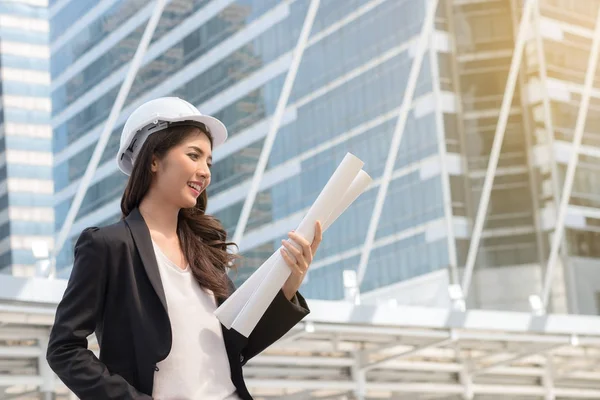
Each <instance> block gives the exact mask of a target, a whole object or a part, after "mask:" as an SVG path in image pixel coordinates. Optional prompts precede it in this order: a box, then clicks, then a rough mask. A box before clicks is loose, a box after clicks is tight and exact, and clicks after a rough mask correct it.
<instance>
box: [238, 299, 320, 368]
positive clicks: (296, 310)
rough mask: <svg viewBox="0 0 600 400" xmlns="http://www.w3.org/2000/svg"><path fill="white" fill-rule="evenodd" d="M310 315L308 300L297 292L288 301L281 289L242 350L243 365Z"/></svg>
mask: <svg viewBox="0 0 600 400" xmlns="http://www.w3.org/2000/svg"><path fill="white" fill-rule="evenodd" d="M309 313H310V310H309V309H308V305H307V304H306V300H305V299H304V297H302V295H301V294H300V293H299V292H297V293H296V295H294V297H293V298H292V300H291V301H290V300H288V299H287V297H285V295H284V294H283V291H282V290H281V289H280V290H279V292H278V293H277V295H276V296H275V298H274V299H273V302H272V303H271V305H270V306H269V308H267V311H265V313H264V315H263V316H262V317H261V319H260V320H259V321H258V324H257V325H256V327H255V328H254V330H253V331H252V333H251V334H250V336H249V337H248V342H247V344H246V346H245V348H244V349H243V350H242V354H241V355H242V359H241V361H242V365H244V364H245V363H246V362H247V361H248V360H250V359H251V358H252V357H254V356H256V355H257V354H259V353H260V352H262V351H263V350H265V349H266V348H267V347H269V346H270V345H272V344H273V343H275V342H276V341H277V340H279V339H280V338H281V337H282V336H283V335H285V334H286V333H287V332H288V331H289V330H290V329H292V328H293V327H294V326H295V325H296V324H297V323H298V322H300V321H301V320H302V318H304V317H305V316H307V315H308V314H309Z"/></svg>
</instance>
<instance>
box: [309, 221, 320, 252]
mask: <svg viewBox="0 0 600 400" xmlns="http://www.w3.org/2000/svg"><path fill="white" fill-rule="evenodd" d="M322 240H323V226H322V225H321V221H317V223H316V224H315V238H314V239H313V242H312V244H311V245H310V249H311V252H312V254H313V256H314V255H315V253H316V252H317V249H318V248H319V245H320V244H321V241H322Z"/></svg>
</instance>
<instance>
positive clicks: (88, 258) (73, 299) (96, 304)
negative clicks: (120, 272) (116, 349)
mask: <svg viewBox="0 0 600 400" xmlns="http://www.w3.org/2000/svg"><path fill="white" fill-rule="evenodd" d="M106 261H107V246H106V244H105V240H104V238H103V236H102V232H99V231H98V228H88V229H86V230H84V231H83V232H82V233H81V235H80V237H79V239H78V240H77V243H76V245H75V260H74V264H73V270H72V272H71V276H70V278H69V282H68V284H67V288H66V290H65V293H64V295H63V298H62V300H61V301H60V303H59V304H58V307H57V310H56V316H55V320H54V325H53V327H52V329H51V332H50V339H49V343H48V351H47V353H46V360H47V361H48V364H49V365H50V367H51V368H52V370H54V372H55V373H56V374H57V375H58V377H59V378H60V379H61V380H62V381H63V382H64V384H65V385H66V386H67V387H68V388H69V389H70V390H71V391H72V392H73V393H75V395H77V397H79V398H81V399H151V397H150V396H148V395H145V394H143V393H140V392H139V391H137V390H136V389H135V388H134V387H133V386H131V385H130V384H129V383H127V381H126V380H125V379H124V378H123V377H121V376H120V375H116V374H111V373H110V372H109V371H108V368H107V367H106V365H105V364H104V363H102V362H101V361H100V360H99V359H98V358H97V357H96V356H95V355H94V353H93V352H92V351H91V350H89V349H88V342H87V337H88V336H89V335H90V334H91V333H92V332H94V331H95V329H96V322H97V321H98V319H99V318H100V317H101V315H102V311H103V304H104V295H105V289H106V276H107V271H106V266H107V264H106Z"/></svg>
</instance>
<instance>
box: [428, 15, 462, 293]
mask: <svg viewBox="0 0 600 400" xmlns="http://www.w3.org/2000/svg"><path fill="white" fill-rule="evenodd" d="M440 7H443V4H441V5H440ZM434 33H435V32H433V33H432V35H431V36H430V37H429V65H430V71H431V85H432V87H433V96H434V98H435V130H436V132H437V144H438V155H439V157H440V175H441V177H442V179H441V181H442V197H443V202H444V217H445V223H446V242H447V244H448V261H449V266H448V268H449V273H450V284H453V285H455V284H458V283H459V276H458V260H457V255H456V240H455V235H454V221H453V217H452V215H453V213H452V192H451V188H450V173H449V172H448V163H447V157H446V155H447V150H446V135H445V132H444V117H443V115H442V104H441V101H442V100H441V97H442V93H441V87H440V77H439V65H438V53H437V50H436V48H435V45H434V43H435V34H434Z"/></svg>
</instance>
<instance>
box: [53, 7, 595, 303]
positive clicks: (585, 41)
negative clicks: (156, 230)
mask: <svg viewBox="0 0 600 400" xmlns="http://www.w3.org/2000/svg"><path fill="white" fill-rule="evenodd" d="M582 3H584V4H586V6H581V5H579V4H580V3H579V2H577V1H566V0H564V1H558V0H554V1H550V0H544V1H541V6H540V14H541V16H540V18H539V20H541V23H540V24H538V25H539V26H540V27H539V28H538V29H537V32H538V33H539V34H540V35H541V42H542V43H543V45H544V48H543V50H544V51H543V52H542V53H545V54H546V56H545V58H546V60H545V64H547V67H548V68H547V69H548V72H547V75H548V79H549V80H552V83H553V84H554V86H552V87H553V88H555V87H558V86H557V85H565V87H568V88H569V90H572V91H573V97H572V98H569V99H568V100H567V101H565V96H564V95H563V96H562V97H561V96H554V94H553V93H554V92H552V91H550V97H551V98H552V100H551V103H552V104H551V105H552V107H551V111H552V113H553V115H554V117H553V118H554V121H555V122H554V135H551V134H550V133H549V132H551V130H548V129H547V127H546V126H544V124H543V120H544V116H543V112H541V111H540V109H539V108H540V104H541V101H542V99H541V98H539V96H538V98H536V97H535V93H536V90H535V85H536V84H538V85H539V84H542V83H540V80H539V79H540V78H539V76H540V73H539V68H538V64H537V63H536V60H537V59H538V58H539V57H537V54H538V53H537V52H536V51H535V46H536V43H537V42H536V40H535V35H532V36H531V37H530V38H529V39H528V44H527V51H526V56H525V58H524V62H523V67H522V69H521V76H520V79H519V82H518V84H517V90H516V92H515V97H514V100H513V103H512V108H511V112H510V117H509V121H508V126H507V130H506V136H505V139H504V145H503V147H502V153H501V157H500V163H499V166H498V170H497V174H496V179H495V183H494V186H493V190H492V195H491V200H490V207H489V212H488V216H487V221H486V224H485V229H484V232H483V236H482V241H481V248H480V249H479V253H478V258H477V264H476V273H475V276H474V282H473V285H474V289H473V295H472V296H471V298H470V299H469V301H470V302H472V303H473V304H474V305H475V306H480V307H494V308H507V309H522V308H525V307H527V298H528V295H529V294H532V293H534V292H536V290H539V289H538V287H539V286H540V285H541V283H540V282H541V280H542V276H543V272H544V266H545V259H546V257H547V253H548V247H549V243H550V242H549V237H550V233H551V230H552V229H553V224H552V221H553V219H552V218H553V212H555V211H556V208H555V207H554V204H555V202H556V195H557V194H559V193H558V192H557V190H559V189H558V188H559V185H561V171H564V169H565V168H564V167H565V158H564V157H561V156H560V155H561V154H562V153H561V151H563V150H564V146H568V140H569V137H570V136H569V134H570V133H571V132H572V130H573V128H574V116H575V113H576V109H577V104H578V101H579V98H578V96H579V95H578V94H577V93H578V92H577V90H579V92H580V91H581V85H582V83H583V74H584V73H585V66H586V64H587V60H586V57H587V53H586V51H588V50H586V49H589V47H590V43H591V40H590V37H591V32H592V29H593V23H594V17H593V15H595V12H591V11H593V10H595V9H597V7H598V4H599V3H598V2H596V1H584V2H582ZM308 5H309V1H308V0H288V1H279V0H238V1H232V0H213V1H208V0H172V1H170V2H168V4H167V6H166V8H165V10H164V12H163V14H162V17H161V19H160V22H159V25H158V28H157V30H156V32H155V34H154V36H153V38H152V40H151V43H150V46H149V48H148V51H147V54H146V55H145V57H144V59H143V62H142V66H141V68H140V70H139V72H138V74H137V77H136V79H135V81H134V83H133V87H132V89H131V91H130V93H129V95H128V97H127V100H126V102H125V106H124V109H123V112H122V114H121V115H120V117H119V118H118V120H117V124H116V125H115V129H114V131H113V132H112V135H111V137H110V140H109V143H108V146H107V148H106V150H105V151H104V154H103V156H102V161H101V163H100V166H99V168H98V171H97V172H96V174H95V176H94V179H93V181H92V184H91V186H90V188H89V190H88V192H87V194H86V196H85V198H84V201H83V204H82V207H81V209H80V211H79V213H78V215H77V217H76V220H75V223H74V224H73V227H72V229H71V231H70V234H69V239H68V241H67V244H66V245H65V246H64V248H63V250H62V251H61V252H60V254H59V257H58V260H57V265H58V267H59V275H60V274H62V275H63V276H65V275H68V273H69V266H70V265H71V264H72V249H73V243H74V241H75V240H76V239H77V236H78V235H79V233H80V232H81V230H82V229H83V228H85V227H87V226H91V225H104V224H108V223H112V222H114V221H117V220H118V219H119V218H120V209H119V204H120V197H121V194H122V191H123V188H124V185H125V182H126V179H127V177H126V176H125V175H123V174H122V173H120V172H119V171H118V170H117V167H116V164H115V162H114V157H115V154H116V151H117V148H118V144H119V139H120V133H121V129H122V126H123V124H124V122H125V119H126V118H127V115H128V114H129V113H130V112H131V111H132V110H133V109H135V108H136V107H137V106H138V105H139V104H141V103H143V102H145V101H147V100H149V99H152V98H156V97H160V96H166V95H172V96H179V97H182V98H184V99H186V100H188V101H190V102H192V103H193V104H194V105H196V106H198V108H199V109H200V111H201V112H202V113H204V114H211V115H214V116H216V117H217V118H220V119H221V120H222V121H223V122H224V123H225V124H226V125H227V127H228V129H229V133H230V138H229V140H228V142H227V143H226V144H225V145H224V146H222V147H221V148H219V149H217V150H215V152H214V154H213V156H214V166H213V169H212V176H213V179H212V184H211V186H210V187H209V188H208V195H209V210H208V212H209V213H211V214H214V215H215V216H216V217H217V218H218V219H219V220H220V221H221V222H222V223H223V224H224V226H225V227H226V228H227V230H228V232H229V233H230V235H233V231H234V230H235V226H236V223H237V220H238V217H239V215H240V212H241V209H242V206H243V203H244V199H245V197H246V194H247V192H248V189H249V187H250V180H251V178H252V174H253V172H254V170H255V167H256V165H257V161H258V158H259V155H260V152H261V149H262V146H263V143H264V138H265V136H266V133H267V131H268V128H269V124H270V122H271V117H272V116H273V113H274V110H275V106H276V103H277V101H278V98H279V95H280V93H281V90H282V86H283V82H284V79H285V76H286V73H287V71H288V69H289V66H290V64H291V60H292V51H293V49H294V46H295V44H296V42H297V40H298V37H299V34H300V30H301V28H302V24H303V22H304V19H305V17H306V13H307V9H308ZM426 5H427V2H426V1H425V0H370V1H369V0H322V1H321V5H320V8H319V10H318V13H317V17H316V21H315V24H314V27H313V29H312V32H311V35H310V38H309V41H308V44H307V48H306V50H305V52H304V56H303V59H302V62H301V64H300V68H299V71H298V76H297V78H296V81H295V84H294V87H293V90H292V94H291V97H290V100H289V102H288V106H287V108H286V111H285V114H284V118H283V123H282V126H281V128H280V129H279V131H278V134H277V138H276V140H275V143H274V147H273V151H272V153H271V156H270V158H269V162H268V166H267V170H266V172H265V175H264V178H263V181H262V183H261V186H260V191H259V193H258V195H257V197H256V201H255V203H254V206H253V209H252V212H251V215H250V220H249V223H248V227H247V228H246V231H245V235H244V237H243V239H242V240H241V242H240V243H239V245H240V249H241V255H243V256H244V258H243V260H242V262H241V265H240V269H239V271H238V272H237V274H234V276H233V278H234V279H235V280H236V281H237V282H238V283H239V282H241V281H243V280H244V279H245V278H246V277H248V276H249V275H250V274H251V273H252V271H253V270H254V269H255V268H256V267H258V266H259V265H260V264H261V263H262V262H263V261H264V260H265V259H266V258H268V256H269V255H271V254H272V253H273V252H274V251H275V250H276V249H277V248H278V247H279V240H280V239H281V238H283V237H284V235H285V234H286V232H287V231H288V230H289V229H292V228H295V227H296V226H297V224H298V222H299V221H300V220H301V218H302V217H303V215H304V213H305V212H306V210H307V208H308V207H309V206H310V205H311V204H312V202H313V201H314V200H315V198H316V196H317V195H318V193H319V192H320V190H321V189H322V187H323V186H324V185H325V183H326V182H327V180H328V179H329V177H330V176H331V174H332V172H333V171H334V169H335V168H336V166H337V165H338V164H339V162H340V161H341V160H342V158H343V157H344V155H345V154H346V153H347V152H352V153H353V154H355V155H357V156H358V157H359V158H361V159H362V160H363V161H365V170H366V171H367V172H368V173H369V174H370V175H371V176H372V177H373V178H374V184H373V185H372V187H371V188H370V189H369V190H368V191H366V192H365V193H364V194H363V195H362V196H361V197H360V198H359V200H358V201H357V202H356V203H355V204H354V205H352V207H351V208H350V209H348V211H347V212H346V213H345V214H344V215H343V216H342V217H341V218H340V219H339V220H338V221H337V222H336V224H334V225H333V226H332V227H331V229H330V230H329V231H327V232H326V234H325V240H324V241H323V244H322V245H321V248H320V249H319V252H318V255H317V258H316V259H315V261H314V264H313V266H312V267H311V272H310V274H309V276H308V279H307V282H306V284H305V287H304V289H303V293H304V294H305V295H306V296H307V297H309V298H318V299H330V300H333V299H341V298H343V297H344V284H343V271H344V270H352V269H356V268H357V265H358V263H359V259H360V254H361V250H362V244H363V243H364V241H365V237H366V232H367V228H368V226H369V221H370V219H371V214H372V210H373V207H374V204H375V198H376V195H377V190H378V188H379V185H380V184H381V178H382V173H383V169H384V165H385V161H386V157H387V154H388V150H389V144H390V141H391V137H392V134H393V132H394V130H395V128H396V121H397V119H398V111H399V107H400V105H401V103H402V98H403V95H404V91H405V89H406V87H407V80H408V75H409V70H410V68H411V64H412V61H413V59H414V54H415V50H416V46H417V41H418V37H419V33H420V31H421V28H422V26H423V21H424V17H425V9H426ZM153 7H154V3H149V2H147V1H143V0H105V1H99V0H63V1H55V2H52V1H51V8H50V21H51V23H50V26H51V29H50V41H51V50H52V57H51V62H50V68H51V74H52V81H53V82H52V102H53V115H52V127H53V130H54V156H55V161H54V179H55V190H56V195H55V200H54V207H55V213H56V224H55V231H58V230H60V228H61V226H62V224H63V222H64V219H65V216H66V214H67V212H68V210H69V207H70V205H71V202H72V199H73V196H74V194H75V193H76V190H77V186H78V183H79V182H80V179H81V177H82V176H83V174H84V171H85V168H86V166H87V164H88V161H89V159H90V156H91V154H92V152H93V151H94V147H95V145H96V142H97V139H98V136H99V134H100V131H101V130H102V127H103V124H104V123H105V121H106V118H107V116H108V114H109V112H110V109H111V107H112V104H113V103H114V101H115V99H116V96H117V92H118V91H119V88H120V85H121V83H122V81H123V79H124V77H125V74H126V71H127V68H128V66H129V62H130V61H131V59H132V57H133V54H134V52H135V50H136V48H137V46H138V44H139V41H140V38H141V36H142V33H143V31H144V29H145V26H146V23H147V21H148V19H149V17H150V15H151V13H152V10H153ZM561 7H569V8H568V10H569V11H568V12H565V13H563V12H561V11H560V10H561ZM584 8H585V10H583V9H584ZM588 8H589V9H588ZM520 10H521V2H520V1H517V0H495V1H494V0H483V1H460V0H454V1H450V0H448V1H440V3H439V6H438V9H437V14H436V18H435V32H434V34H433V40H432V41H431V43H432V46H431V49H430V50H428V51H427V52H426V55H425V58H424V60H423V64H422V68H421V71H420V74H419V78H418V81H417V86H416V92H415V95H414V101H413V102H412V107H411V109H410V113H409V116H408V121H407V124H406V129H405V132H404V135H403V139H402V142H401V145H400V148H399V153H398V158H397V162H396V164H395V168H394V172H393V174H392V180H391V181H390V186H389V191H388V195H387V197H386V200H385V204H384V207H383V213H382V216H381V220H380V223H379V225H378V228H377V233H376V236H375V243H374V247H373V250H372V252H371V257H370V261H369V264H368V268H367V270H366V275H365V278H364V281H363V282H362V285H361V292H362V293H367V294H368V293H376V292H378V291H385V290H386V288H388V289H389V288H401V287H400V286H397V285H399V284H400V285H402V282H406V281H409V280H411V278H416V277H420V276H424V275H425V276H436V279H438V281H439V282H446V283H447V282H449V281H452V280H453V279H455V277H456V275H459V274H457V273H456V269H455V268H454V267H456V266H458V271H459V273H460V266H462V265H464V263H465V259H466V253H467V249H468V246H469V238H470V231H471V225H472V222H473V219H474V216H475V213H476V210H477V206H478V201H479V196H480V192H481V187H482V182H483V179H484V177H485V173H486V167H487V163H488V160H489V153H490V148H491V143H492V140H493V137H494V131H495V127H496V123H497V120H498V110H499V108H500V104H501V102H502V98H503V96H504V87H505V83H506V78H507V72H508V68H509V65H510V60H511V57H512V50H513V47H514V39H515V33H516V29H517V28H518V21H519V19H520ZM557 26H558V27H559V28H560V29H563V30H564V31H565V32H567V31H568V32H569V35H566V34H563V35H562V36H561V35H558V36H557V35H556V32H555V31H556V29H559V28H556V27H557ZM548 27H552V28H548ZM549 29H550V30H551V29H555V31H552V32H551V31H549ZM549 32H550V33H549ZM578 35H579V36H578ZM567 37H568V39H566V38H567ZM565 40H571V41H573V43H576V44H577V45H576V46H575V45H571V44H569V43H566V44H565V43H563V42H564V41H565ZM577 49H580V50H577ZM571 54H575V55H576V56H573V57H572V56H571ZM561 63H562V64H561ZM563 64H568V65H567V66H565V65H563ZM557 90H558V89H557ZM561 90H562V89H561ZM564 90H566V89H564ZM561 93H562V92H561ZM571 101H573V102H574V103H573V104H572V105H571V104H569V103H570V102H571ZM594 102H596V100H593V101H592V109H593V107H594ZM546 119H547V118H546ZM593 129H594V127H593V122H592V123H590V124H589V127H588V130H592V131H593ZM586 135H587V131H586ZM593 136H594V134H593V133H591V134H589V135H587V137H588V139H586V140H588V142H586V146H587V147H586V149H587V148H589V149H590V150H589V151H590V152H591V153H593V152H594V151H596V152H597V151H598V150H597V148H595V147H594V146H595V145H594V143H593V140H592V138H593ZM550 140H552V143H553V144H552V146H554V147H552V148H551V150H549V149H550V148H549V147H548V143H549V141H550ZM589 140H592V142H589ZM561 144H564V146H562V147H561ZM543 146H546V147H544V149H543V150H541V148H542V147H543ZM594 149H595V150H594ZM548 152H550V154H554V153H556V155H557V156H556V157H546V158H543V157H541V158H540V157H537V156H538V155H539V154H546V153H548ZM591 153H590V154H591ZM584 159H585V161H584ZM584 162H585V163H586V167H585V168H588V170H587V171H589V172H585V171H586V170H585V169H582V168H580V170H579V172H578V175H577V180H578V181H577V184H576V187H577V188H578V189H577V195H575V193H574V196H573V200H572V204H573V207H574V209H576V210H578V211H577V212H578V213H579V214H577V215H584V216H585V218H584V217H581V218H579V219H578V220H577V221H578V223H579V222H581V221H587V219H586V218H588V219H589V218H592V217H591V215H596V214H598V208H597V207H598V206H597V205H595V204H594V193H595V192H594V191H595V190H596V189H594V186H593V184H592V180H593V179H594V178H593V176H594V174H593V171H594V165H595V164H597V163H595V161H594V158H593V155H589V159H588V155H587V153H586V155H585V157H583V156H582V159H581V162H580V165H582V164H583V163H584ZM548 163H554V164H556V168H554V169H555V170H556V171H557V176H551V174H550V171H552V170H554V169H553V168H550V166H549V165H550V164H548ZM554 164H553V165H554ZM587 165H589V167H587ZM441 166H444V168H442V167H441ZM562 174H563V175H564V172H562ZM584 175H585V177H584ZM553 179H554V181H552V182H554V183H555V185H554V186H553V185H552V184H550V181H551V180H553ZM580 195H581V196H582V199H584V200H581V201H584V202H585V204H579V203H577V204H576V202H579V201H580V200H577V199H578V198H579V197H581V196H580ZM553 207H554V208H553ZM585 213H590V215H589V216H588V215H587V214H585ZM582 218H583V219H582ZM573 221H574V219H569V221H568V222H569V224H568V230H567V233H566V239H565V249H566V251H567V253H566V254H568V255H571V256H573V257H565V258H564V259H563V260H564V261H565V263H563V264H564V268H559V270H560V273H559V274H557V282H558V284H557V289H556V290H555V291H554V292H553V297H552V300H553V306H554V307H555V309H556V310H566V309H567V308H570V309H573V308H572V307H573V304H574V303H578V299H576V298H574V297H573V296H579V294H578V295H575V291H574V288H575V287H576V286H577V285H578V283H577V279H578V278H577V273H578V271H579V270H583V269H586V268H587V269H586V271H587V270H589V269H590V268H593V266H597V265H600V264H598V262H597V261H596V260H595V258H596V257H600V252H598V251H594V249H595V248H597V247H598V245H597V244H593V241H594V240H593V239H594V235H596V233H594V232H595V231H599V230H598V228H595V227H594V225H593V222H585V224H584V225H581V224H580V225H577V224H575V225H573V224H574V222H573ZM590 221H592V220H591V219H590ZM448 227H451V229H448ZM586 249H587V250H586ZM451 266H452V268H451ZM561 266H562V264H561ZM580 267H581V268H580ZM577 268H579V269H577ZM579 279H580V280H581V276H580V278H579ZM582 282H584V283H585V284H587V285H588V286H589V287H588V288H587V289H586V290H587V292H586V293H587V294H586V296H588V294H589V296H588V297H589V298H586V300H585V301H584V303H585V307H583V308H582V307H579V308H578V309H579V310H580V311H582V312H596V311H597V308H596V307H597V305H595V302H594V300H590V298H591V299H593V298H595V296H596V293H599V292H600V281H599V282H598V284H597V285H596V284H595V283H594V281H593V279H592V280H590V279H584V280H583V281H582ZM582 284H583V283H582ZM430 285H431V283H430ZM503 285H504V286H503ZM506 285H510V286H511V290H510V291H508V290H506ZM428 288H431V286H428ZM596 288H597V290H596ZM399 290H401V289H399ZM423 290H426V288H424V289H423ZM392 292H393V290H392ZM388 293H389V292H388ZM386 296H388V297H389V296H390V295H389V294H387V295H386ZM590 296H591V297H590ZM588 300H589V301H588Z"/></svg>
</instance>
